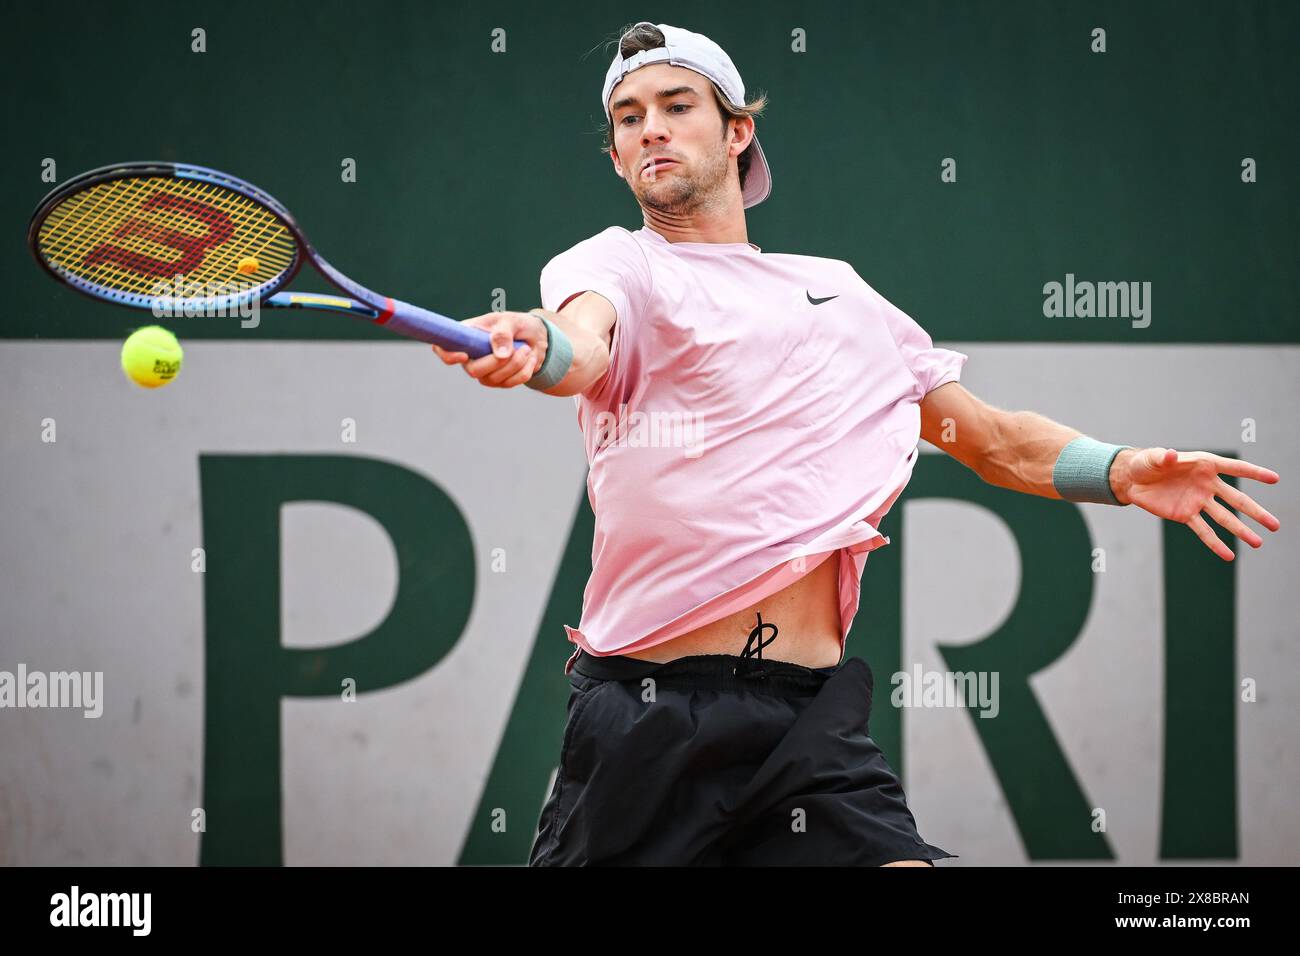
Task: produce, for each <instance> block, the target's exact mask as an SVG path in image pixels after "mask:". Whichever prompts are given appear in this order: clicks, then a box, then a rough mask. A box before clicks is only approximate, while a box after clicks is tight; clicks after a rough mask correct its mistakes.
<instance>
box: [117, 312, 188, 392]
mask: <svg viewBox="0 0 1300 956" xmlns="http://www.w3.org/2000/svg"><path fill="white" fill-rule="evenodd" d="M180 370H181V344H180V343H179V342H177V341H176V336H174V335H172V334H171V333H170V332H168V331H167V330H166V329H164V328H163V327H162V326H161V325H146V326H145V327H144V328H142V329H136V330H135V331H134V332H132V333H131V335H130V337H129V338H128V339H127V340H126V342H125V343H123V345H122V371H123V372H125V373H126V377H127V378H129V379H130V380H131V381H133V382H135V383H136V384H137V385H142V386H144V387H145V388H157V387H158V386H159V385H166V384H167V383H168V382H170V381H171V380H172V379H174V378H175V377H176V373H177V372H179V371H180Z"/></svg>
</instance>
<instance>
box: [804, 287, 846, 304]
mask: <svg viewBox="0 0 1300 956" xmlns="http://www.w3.org/2000/svg"><path fill="white" fill-rule="evenodd" d="M804 293H805V294H806V295H807V296H808V301H809V302H811V303H812V304H813V305H821V304H822V303H823V302H829V301H830V300H831V299H838V298H839V296H838V295H828V296H827V297H826V298H824V299H814V298H813V294H812V293H811V292H809V291H808V290H807V289H805V290H804Z"/></svg>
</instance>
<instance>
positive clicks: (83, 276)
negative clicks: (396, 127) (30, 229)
mask: <svg viewBox="0 0 1300 956" xmlns="http://www.w3.org/2000/svg"><path fill="white" fill-rule="evenodd" d="M37 245H38V249H39V251H40V254H41V255H42V256H43V257H44V258H45V260H46V261H47V262H49V263H50V265H51V267H53V268H54V269H56V270H61V271H65V272H68V273H70V274H72V275H73V276H76V277H77V278H78V279H80V280H82V281H84V282H86V283H89V284H92V285H94V286H97V287H99V288H101V289H106V290H110V291H113V292H119V293H127V294H134V295H139V296H145V297H153V296H156V295H158V294H159V292H160V290H163V291H162V294H164V295H167V296H169V297H173V298H177V299H182V298H207V297H209V296H212V295H215V294H240V295H242V294H244V293H247V292H249V291H250V290H254V289H257V288H258V287H260V286H264V285H267V284H268V283H270V282H272V281H274V280H275V279H276V278H278V277H279V276H280V275H282V274H283V273H284V272H285V270H287V269H289V268H290V267H291V266H292V265H293V262H294V260H295V258H296V257H297V253H298V245H297V241H296V240H295V238H294V236H293V233H292V232H291V231H290V230H289V228H288V227H287V226H286V225H285V223H284V222H283V220H281V219H280V218H279V217H278V216H277V215H276V214H275V213H273V212H272V211H271V210H269V209H267V208H266V207H265V206H262V205H261V204H260V203H258V202H256V201H254V200H252V199H249V198H248V197H246V196H242V195H240V194H239V193H236V192H234V191H232V190H229V189H225V188H224V187H221V186H218V185H216V184H213V183H205V182H200V181H197V180H186V179H174V178H171V177H167V176H149V177H142V178H133V179H117V180H110V181H108V182H103V183H97V184H95V185H93V186H90V187H87V188H86V189H84V190H80V191H78V192H76V193H74V194H72V195H71V196H69V197H67V198H66V199H64V200H63V201H62V202H61V203H59V204H58V205H57V206H56V207H55V208H54V209H53V210H52V211H51V212H50V214H49V215H48V216H47V217H46V219H45V221H44V223H42V225H41V228H40V233H39V238H38V243H37ZM250 260H253V261H254V262H255V269H254V271H251V272H245V271H241V268H240V267H241V265H243V266H244V267H245V269H247V268H249V267H250V266H251V265H252V263H250ZM177 275H180V276H181V277H182V280H183V281H182V283H181V288H176V284H177V283H176V276H177ZM187 287H188V289H189V291H187Z"/></svg>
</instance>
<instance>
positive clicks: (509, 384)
mask: <svg viewBox="0 0 1300 956" xmlns="http://www.w3.org/2000/svg"><path fill="white" fill-rule="evenodd" d="M536 371H537V353H536V352H534V353H533V354H532V355H530V356H529V357H528V361H527V362H525V363H524V367H523V368H522V369H520V370H519V371H518V372H516V373H515V374H514V375H512V376H511V377H510V378H509V379H507V380H506V381H505V382H504V383H503V384H502V386H501V387H502V388H514V387H515V386H516V385H523V384H524V383H525V382H527V381H528V380H529V379H530V378H532V377H533V373H534V372H536Z"/></svg>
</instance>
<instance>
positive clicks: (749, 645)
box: [740, 611, 777, 661]
mask: <svg viewBox="0 0 1300 956" xmlns="http://www.w3.org/2000/svg"><path fill="white" fill-rule="evenodd" d="M767 627H770V628H771V629H772V636H771V637H769V638H768V639H767V640H763V629H764V628H767ZM776 634H777V627H776V625H775V624H771V623H768V624H764V623H763V612H762V611H759V612H758V623H757V624H755V625H754V629H753V630H752V631H750V632H749V640H747V641H746V642H745V649H744V650H743V651H741V652H740V656H741V657H757V658H758V659H759V660H760V661H761V660H762V659H763V648H765V647H767V645H769V644H771V643H772V642H773V641H775V640H776ZM755 641H757V642H758V643H757V644H755V643H754V642H755Z"/></svg>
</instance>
